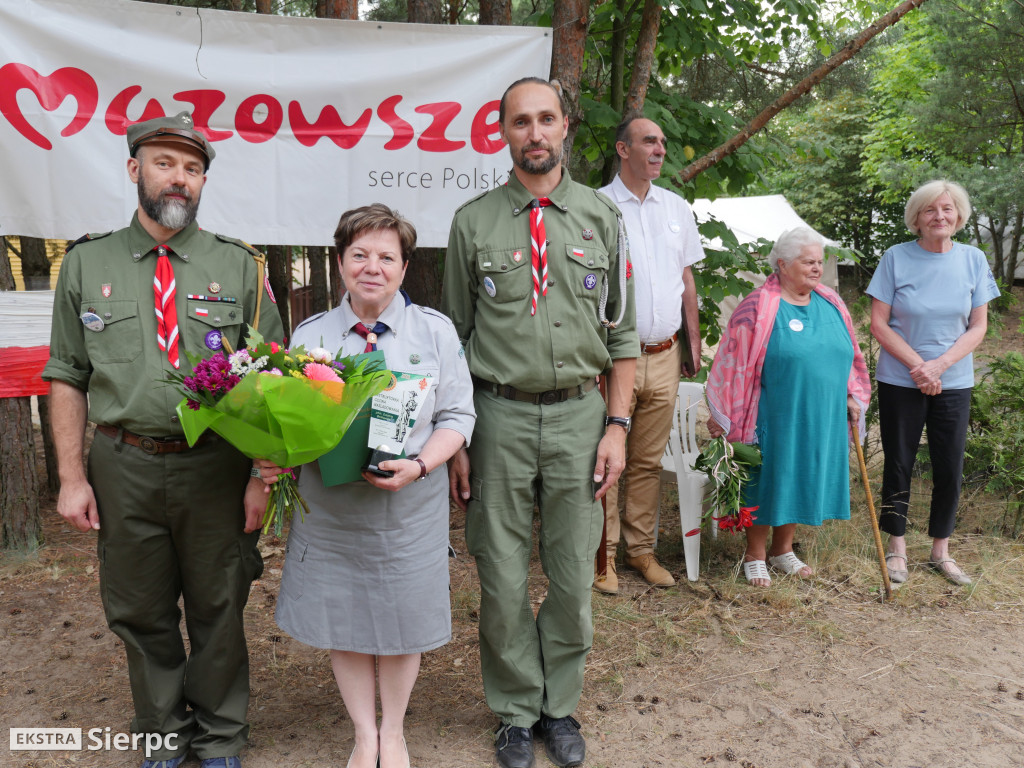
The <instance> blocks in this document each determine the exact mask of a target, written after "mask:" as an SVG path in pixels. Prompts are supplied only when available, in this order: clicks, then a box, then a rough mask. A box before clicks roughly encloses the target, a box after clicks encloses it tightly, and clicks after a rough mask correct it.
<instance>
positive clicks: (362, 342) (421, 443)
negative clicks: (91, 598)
mask: <svg viewBox="0 0 1024 768" xmlns="http://www.w3.org/2000/svg"><path fill="white" fill-rule="evenodd" d="M334 237H335V243H336V244H337V247H338V253H339V260H340V266H341V275H342V279H343V280H344V283H345V289H346V293H345V295H344V297H343V298H342V301H341V303H340V305H339V306H338V307H336V308H335V309H333V310H331V311H329V312H325V313H322V314H319V315H316V316H314V317H312V318H310V319H308V320H306V321H305V322H304V323H302V324H301V325H299V327H298V328H296V329H295V334H294V338H293V339H292V342H293V345H294V346H298V345H303V346H305V347H306V349H307V350H311V349H313V348H315V347H322V348H326V349H327V350H329V351H330V353H331V356H332V357H333V355H334V353H335V352H337V351H339V350H340V352H341V353H342V354H344V355H353V354H358V353H361V352H364V351H370V350H371V349H380V350H381V351H383V353H384V357H385V360H386V364H387V366H388V368H390V369H392V370H393V371H395V372H409V373H415V374H420V375H426V376H429V377H430V378H431V379H432V380H433V381H432V384H433V386H431V387H430V388H429V389H428V390H427V393H426V395H425V398H424V402H423V405H422V407H421V410H420V413H419V417H418V418H417V419H416V421H415V424H414V425H413V426H412V428H411V430H410V431H409V435H408V438H407V442H406V445H405V451H406V454H407V455H408V456H409V457H410V458H405V459H396V460H393V461H384V462H381V463H380V465H379V466H380V468H381V469H384V470H391V471H393V472H394V476H393V477H390V478H383V477H379V476H376V475H371V474H369V473H364V475H363V477H364V478H365V480H366V482H355V483H348V484H345V485H340V486H335V487H331V488H325V487H324V485H323V482H322V480H321V476H320V472H319V469H318V467H317V465H316V464H315V463H312V464H307V465H305V466H304V467H303V469H302V475H301V479H300V481H299V491H300V492H301V493H302V495H303V497H304V498H305V499H306V501H307V502H308V504H309V508H310V513H309V514H308V515H306V516H305V520H300V518H299V516H296V517H295V518H294V519H293V520H292V524H291V532H290V534H289V537H288V547H287V555H286V559H285V566H284V574H283V576H282V579H281V593H280V596H279V598H278V602H277V613H276V619H277V623H278V625H279V626H280V627H281V628H282V629H283V630H284V631H285V632H287V633H288V634H290V635H291V636H292V637H294V638H296V639H298V640H301V641H302V642H304V643H307V644H309V645H312V646H315V647H317V648H326V649H329V650H330V651H331V665H332V667H333V669H334V674H335V678H336V679H337V681H338V688H339V689H340V690H341V696H342V699H343V700H344V702H345V707H346V708H347V709H348V712H349V715H350V717H351V718H352V722H353V725H354V727H355V748H354V749H353V751H352V755H351V757H350V759H349V762H348V765H349V768H374V766H376V765H377V764H378V760H379V765H380V766H381V768H407V766H408V765H409V754H408V751H407V750H406V746H405V738H404V736H403V722H404V718H405V711H406V707H407V705H408V702H409V696H410V694H411V692H412V688H413V684H414V683H415V682H416V677H417V675H418V674H419V666H420V654H421V653H422V652H423V651H428V650H431V649H433V648H437V647H439V646H441V645H444V644H445V643H447V642H448V640H449V639H450V638H451V608H450V604H449V589H448V584H449V582H448V546H447V545H448V510H449V505H448V477H447V472H446V471H444V469H443V468H444V466H445V462H446V461H447V460H448V458H449V457H451V456H452V455H453V454H454V453H455V452H456V451H457V450H458V449H459V448H460V447H461V446H462V445H464V444H466V443H468V442H469V439H470V436H471V434H472V431H473V424H474V422H475V420H476V416H475V413H474V410H473V397H472V394H473V388H472V382H471V381H470V377H469V369H468V367H467V365H466V359H465V355H464V354H463V352H462V347H461V344H460V343H459V338H458V335H457V334H456V332H455V329H454V327H453V326H452V324H451V321H449V320H448V318H447V317H445V316H444V315H442V314H441V313H439V312H436V311H434V310H432V309H428V308H426V307H420V306H417V305H415V304H413V303H412V302H411V301H410V300H409V299H408V297H407V296H406V295H405V293H404V292H401V291H399V287H400V286H401V284H402V279H403V277H404V276H405V270H406V267H407V265H408V260H409V258H410V257H411V256H412V255H413V252H414V251H415V248H416V230H415V229H414V228H413V226H412V225H411V224H410V223H409V222H408V221H406V220H405V219H403V218H401V217H400V216H398V215H397V214H396V213H394V212H393V211H391V210H390V209H389V208H387V207H386V206H384V205H381V204H374V205H370V206H366V207H364V208H357V209H354V210H351V211H348V212H346V213H345V214H344V215H342V217H341V221H340V222H339V224H338V228H337V231H336V232H335V235H334ZM261 465H262V466H263V477H264V479H265V480H268V481H271V482H272V481H274V480H275V479H276V474H277V473H278V472H279V471H280V469H279V468H277V467H275V466H273V465H269V464H267V463H263V462H261ZM438 468H442V471H439V472H435V471H434V470H436V469H438ZM378 689H379V691H380V701H381V710H382V717H381V721H380V726H379V728H378V725H377V706H376V694H377V690H378Z"/></svg>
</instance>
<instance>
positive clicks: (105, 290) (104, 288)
mask: <svg viewBox="0 0 1024 768" xmlns="http://www.w3.org/2000/svg"><path fill="white" fill-rule="evenodd" d="M100 293H102V294H103V298H104V299H109V298H110V283H104V284H103V285H101V286H100Z"/></svg>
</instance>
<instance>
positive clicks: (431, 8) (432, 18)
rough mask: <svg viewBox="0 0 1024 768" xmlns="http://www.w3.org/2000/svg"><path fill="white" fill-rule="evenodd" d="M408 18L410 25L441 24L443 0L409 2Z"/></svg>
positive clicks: (411, 0)
mask: <svg viewBox="0 0 1024 768" xmlns="http://www.w3.org/2000/svg"><path fill="white" fill-rule="evenodd" d="M408 17H409V23H410V24H440V23H441V19H442V18H444V14H442V13H441V0H409V12H408Z"/></svg>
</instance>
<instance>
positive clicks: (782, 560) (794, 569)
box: [768, 552, 814, 578]
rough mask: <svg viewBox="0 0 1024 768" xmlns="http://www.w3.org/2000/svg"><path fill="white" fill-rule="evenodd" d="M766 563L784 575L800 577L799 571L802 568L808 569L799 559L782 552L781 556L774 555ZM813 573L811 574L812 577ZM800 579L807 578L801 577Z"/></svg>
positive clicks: (789, 553) (791, 554)
mask: <svg viewBox="0 0 1024 768" xmlns="http://www.w3.org/2000/svg"><path fill="white" fill-rule="evenodd" d="M768 562H769V563H771V564H772V568H778V569H779V570H780V571H782V572H783V573H785V574H788V575H792V574H794V573H795V574H796V575H797V576H800V571H802V570H803V569H804V568H810V566H809V565H808V564H807V563H805V562H804V561H803V560H801V559H800V558H799V557H797V556H796V555H794V554H793V553H792V552H783V553H782V554H781V555H775V557H769V558H768ZM813 575H814V573H813V572H812V573H811V576H813ZM801 578H808V577H803V576H801Z"/></svg>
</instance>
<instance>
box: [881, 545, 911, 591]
mask: <svg viewBox="0 0 1024 768" xmlns="http://www.w3.org/2000/svg"><path fill="white" fill-rule="evenodd" d="M890 557H895V558H897V559H899V560H902V561H903V567H902V568H893V567H891V566H890V565H889V558H890ZM885 569H886V570H887V571H889V581H890V582H891V583H893V584H902V583H903V582H905V581H906V580H907V579H909V578H910V571H908V570H907V556H906V555H901V554H899V553H898V552H886V553H885Z"/></svg>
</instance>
